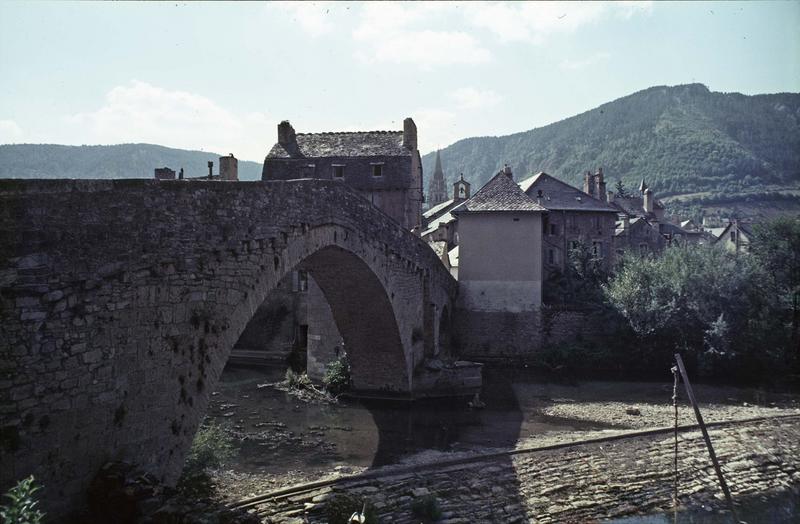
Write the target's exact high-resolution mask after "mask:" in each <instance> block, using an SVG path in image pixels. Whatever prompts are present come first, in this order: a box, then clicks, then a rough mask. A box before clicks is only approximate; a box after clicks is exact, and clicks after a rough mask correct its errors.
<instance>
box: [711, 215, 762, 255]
mask: <svg viewBox="0 0 800 524" xmlns="http://www.w3.org/2000/svg"><path fill="white" fill-rule="evenodd" d="M752 238H753V232H752V230H751V229H750V226H749V225H748V224H744V223H742V222H741V221H739V220H731V221H730V222H729V223H728V225H727V226H726V227H725V229H723V230H722V233H721V234H720V235H719V237H718V238H717V239H716V240H715V241H714V245H721V246H722V247H724V248H725V249H727V250H728V251H730V252H731V253H748V252H749V251H750V241H751V239H752Z"/></svg>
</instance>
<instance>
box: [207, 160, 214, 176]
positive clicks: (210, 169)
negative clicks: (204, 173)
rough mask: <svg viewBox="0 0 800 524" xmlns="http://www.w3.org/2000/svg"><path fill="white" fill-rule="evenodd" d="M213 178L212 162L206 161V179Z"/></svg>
mask: <svg viewBox="0 0 800 524" xmlns="http://www.w3.org/2000/svg"><path fill="white" fill-rule="evenodd" d="M212 178H214V162H213V161H211V160H209V161H208V179H209V180H211V179H212Z"/></svg>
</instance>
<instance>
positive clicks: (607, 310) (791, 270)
mask: <svg viewBox="0 0 800 524" xmlns="http://www.w3.org/2000/svg"><path fill="white" fill-rule="evenodd" d="M570 259H571V267H570V268H569V270H568V272H567V275H565V278H564V279H563V283H562V285H561V288H560V289H559V292H560V293H561V294H563V295H564V296H566V297H568V298H569V299H570V300H571V301H580V302H582V303H591V304H594V305H595V307H596V313H595V314H596V315H600V316H602V317H603V321H602V324H604V325H605V326H606V327H607V328H608V329H607V331H608V332H609V333H611V334H613V337H612V338H613V348H611V347H608V344H601V343H599V342H598V341H597V340H594V341H580V342H577V343H572V344H569V345H556V346H551V347H546V348H545V349H544V350H543V351H542V352H541V353H540V355H538V356H537V359H538V361H537V364H540V366H539V367H541V368H543V369H544V370H547V369H552V370H557V371H559V372H562V373H563V372H564V371H565V370H566V371H569V372H572V373H575V374H579V375H580V374H582V373H583V372H589V371H591V370H596V369H616V370H619V371H621V372H622V373H624V374H627V375H628V376H630V374H631V373H634V372H642V371H643V372H649V371H654V370H663V369H668V368H669V365H670V362H671V361H672V358H673V357H672V355H673V353H675V352H680V353H681V354H682V355H683V357H684V359H685V360H686V361H687V364H688V365H689V366H690V367H691V368H692V371H693V372H696V373H698V374H699V375H701V376H703V377H706V378H710V379H724V380H745V381H761V380H772V379H782V378H787V377H791V376H792V375H796V374H797V373H798V372H800V351H798V342H800V340H799V336H798V327H799V325H800V219H798V218H790V217H783V218H778V219H775V220H773V221H770V222H766V223H764V224H762V225H760V226H757V227H756V228H755V230H754V238H753V239H752V241H751V245H750V253H739V254H734V253H729V252H727V251H725V250H724V249H722V248H721V247H708V246H697V245H674V246H671V247H669V248H667V249H666V250H665V251H664V253H663V254H661V255H659V256H647V257H642V256H639V255H636V254H628V255H626V256H623V257H622V259H621V260H619V261H618V264H617V266H616V267H615V268H614V270H613V271H612V272H610V273H605V272H603V270H602V268H601V266H600V265H599V264H597V261H595V260H593V259H592V258H591V257H590V256H588V255H587V253H586V252H585V250H581V249H577V250H574V251H573V252H572V253H571V257H570Z"/></svg>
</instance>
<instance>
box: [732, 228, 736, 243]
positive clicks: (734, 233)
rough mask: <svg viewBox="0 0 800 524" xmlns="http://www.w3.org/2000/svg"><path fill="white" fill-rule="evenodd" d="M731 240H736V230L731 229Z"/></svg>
mask: <svg viewBox="0 0 800 524" xmlns="http://www.w3.org/2000/svg"><path fill="white" fill-rule="evenodd" d="M731 242H736V231H731Z"/></svg>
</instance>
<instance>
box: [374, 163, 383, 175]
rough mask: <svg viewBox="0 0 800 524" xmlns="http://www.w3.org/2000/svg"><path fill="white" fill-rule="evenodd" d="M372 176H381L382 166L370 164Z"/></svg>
mask: <svg viewBox="0 0 800 524" xmlns="http://www.w3.org/2000/svg"><path fill="white" fill-rule="evenodd" d="M372 176H383V164H372Z"/></svg>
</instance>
